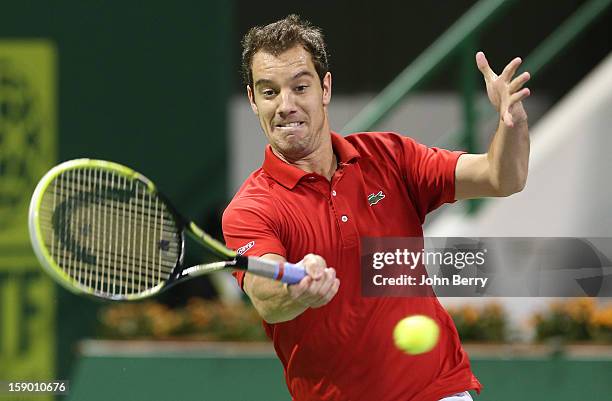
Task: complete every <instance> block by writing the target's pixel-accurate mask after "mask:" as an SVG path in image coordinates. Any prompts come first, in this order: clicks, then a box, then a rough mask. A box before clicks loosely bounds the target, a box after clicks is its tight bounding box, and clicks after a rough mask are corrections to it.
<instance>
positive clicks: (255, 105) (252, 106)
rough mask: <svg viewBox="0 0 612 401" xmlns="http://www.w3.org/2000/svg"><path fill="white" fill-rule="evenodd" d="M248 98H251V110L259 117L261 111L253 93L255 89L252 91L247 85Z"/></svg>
mask: <svg viewBox="0 0 612 401" xmlns="http://www.w3.org/2000/svg"><path fill="white" fill-rule="evenodd" d="M246 90H247V96H248V98H249V103H250V104H251V110H253V113H255V115H259V110H257V104H255V94H254V93H253V89H251V86H250V85H247V87H246Z"/></svg>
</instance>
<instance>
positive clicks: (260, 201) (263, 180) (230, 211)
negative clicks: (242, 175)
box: [223, 169, 275, 224]
mask: <svg viewBox="0 0 612 401" xmlns="http://www.w3.org/2000/svg"><path fill="white" fill-rule="evenodd" d="M274 185H275V182H274V180H272V179H271V178H270V177H268V176H267V175H266V174H265V172H264V171H263V170H262V169H258V170H256V171H254V172H253V173H252V174H251V175H250V176H249V177H248V178H247V179H246V180H245V182H244V183H243V184H242V186H241V187H240V189H239V190H238V192H236V195H234V198H233V199H232V200H231V202H230V203H229V205H228V206H227V208H226V209H225V211H224V212H223V223H224V224H225V223H226V222H228V221H230V220H239V221H240V220H246V219H247V218H248V216H251V217H252V216H253V215H255V216H258V217H259V218H265V219H271V218H273V214H274V213H275V209H274V201H273V198H272V188H273V186H274Z"/></svg>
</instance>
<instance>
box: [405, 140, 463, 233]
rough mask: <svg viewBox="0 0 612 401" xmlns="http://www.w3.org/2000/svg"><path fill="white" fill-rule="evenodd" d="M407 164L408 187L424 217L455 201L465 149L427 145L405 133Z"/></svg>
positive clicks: (419, 212) (422, 218) (423, 219)
mask: <svg viewBox="0 0 612 401" xmlns="http://www.w3.org/2000/svg"><path fill="white" fill-rule="evenodd" d="M402 148H403V152H402V153H403V157H404V160H403V163H402V164H403V166H404V169H405V175H406V180H407V184H408V189H409V191H411V195H412V196H413V199H414V201H415V203H416V204H415V207H416V209H417V212H418V214H419V217H420V219H421V221H422V222H423V221H425V215H426V214H427V213H429V212H431V211H432V210H435V209H437V208H438V207H440V206H441V205H442V204H444V203H452V202H455V167H456V166H457V160H458V159H459V156H461V155H462V154H464V153H465V152H456V151H449V150H445V149H440V148H435V147H432V148H430V147H427V146H425V145H422V144H420V143H418V142H416V141H415V140H413V139H411V138H408V137H402Z"/></svg>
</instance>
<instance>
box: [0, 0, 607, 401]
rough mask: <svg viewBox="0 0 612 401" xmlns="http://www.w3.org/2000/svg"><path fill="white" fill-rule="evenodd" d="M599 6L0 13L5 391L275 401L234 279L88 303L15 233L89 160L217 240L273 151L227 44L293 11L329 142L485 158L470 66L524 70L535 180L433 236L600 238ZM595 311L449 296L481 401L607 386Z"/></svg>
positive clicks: (463, 208) (377, 5)
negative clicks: (116, 169) (414, 143)
mask: <svg viewBox="0 0 612 401" xmlns="http://www.w3.org/2000/svg"><path fill="white" fill-rule="evenodd" d="M610 3H611V1H608V0H597V1H594V0H590V1H579V0H557V1H552V0H544V1H537V2H530V1H519V0H516V1H509V0H507V1H503V0H481V1H468V0H456V1H437V2H429V3H427V2H399V1H390V0H380V1H376V2H371V1H350V2H349V1H344V0H342V1H336V2H329V1H327V2H320V1H311V2H308V3H307V4H306V2H303V3H300V4H297V5H295V4H288V3H287V2H281V1H266V2H247V1H242V0H233V1H220V0H209V1H206V2H202V1H183V0H178V1H175V2H164V1H149V2H146V3H141V2H131V1H130V2H126V1H86V2H83V1H76V0H62V1H55V2H49V1H42V0H39V1H35V0H32V1H21V2H16V1H13V2H4V3H3V4H2V11H1V12H0V380H9V379H20V380H26V379H28V380H42V379H48V380H50V379H66V380H71V386H72V388H71V394H70V395H69V396H67V397H65V396H57V397H55V398H53V397H52V396H48V397H46V398H45V397H44V396H33V397H30V398H31V399H35V400H43V399H46V400H52V399H70V400H98V399H100V400H102V399H104V400H106V399H109V398H111V397H114V398H116V399H121V400H144V399H147V400H154V399H160V400H162V399H163V400H167V399H180V400H192V399H193V400H196V399H198V400H249V401H250V400H286V399H289V398H290V397H289V395H288V394H287V392H286V390H285V385H284V379H283V376H282V367H281V365H280V363H279V362H278V361H277V360H276V358H275V356H274V354H273V350H272V348H271V346H270V344H268V343H266V342H265V341H266V339H265V335H264V334H263V331H262V329H261V325H260V322H259V320H258V318H257V316H256V315H254V312H253V310H252V308H250V306H249V305H248V303H247V302H245V300H244V299H243V297H242V296H241V294H240V291H239V289H238V288H237V286H236V285H235V284H234V282H233V281H232V280H233V279H232V278H231V277H229V276H227V275H225V276H216V277H214V278H212V279H209V278H202V279H198V280H193V281H192V282H190V283H189V284H185V285H183V286H180V287H178V288H175V289H174V290H173V291H171V292H168V293H165V294H164V295H163V296H161V297H158V298H156V299H155V300H153V301H147V302H142V303H134V304H129V305H127V304H119V305H117V304H112V305H111V304H107V303H101V302H95V301H91V300H88V299H84V298H80V297H76V296H74V295H72V294H70V293H68V292H67V291H65V290H63V289H61V288H59V287H57V286H56V285H55V284H53V283H52V282H51V281H50V279H48V278H47V277H46V276H45V275H44V273H42V271H41V270H40V268H39V266H38V263H37V261H36V259H35V257H34V255H33V253H32V251H31V249H30V245H29V239H28V233H27V225H26V221H27V207H28V202H29V198H30V196H31V193H32V191H33V189H34V186H35V185H36V183H37V181H38V180H39V179H40V177H41V176H42V174H44V172H45V171H46V170H47V169H49V168H50V167H51V166H53V165H55V164H57V163H58V162H60V161H64V160H68V159H72V158H77V157H91V158H101V159H109V160H113V161H116V162H119V163H123V164H126V165H128V166H130V167H132V168H134V169H136V170H138V171H140V172H142V173H143V174H144V175H146V176H148V177H150V178H151V179H152V180H153V181H154V182H156V183H157V185H158V187H160V188H161V190H162V191H163V192H165V193H166V194H167V195H168V196H169V198H170V199H172V201H173V203H174V204H175V205H176V206H177V208H178V209H179V210H181V211H182V212H183V213H184V214H185V215H186V216H189V217H190V218H192V219H194V220H195V221H197V222H198V223H199V224H200V225H201V226H202V227H204V228H205V229H206V230H207V231H208V232H209V233H211V234H212V235H213V236H216V237H217V238H222V234H221V230H220V217H221V213H222V211H223V209H224V208H225V206H226V205H227V203H228V202H229V200H230V199H231V198H232V196H233V194H234V193H235V191H236V190H237V189H238V187H239V186H240V184H241V183H242V182H243V181H244V180H245V179H246V177H247V176H248V175H249V174H250V173H251V172H252V171H253V170H255V169H257V168H258V167H259V166H260V164H261V161H262V160H263V149H264V146H265V143H266V142H265V138H264V136H263V134H262V132H261V129H260V128H259V125H258V122H257V119H256V118H255V117H254V116H253V115H252V113H251V111H250V108H249V106H248V102H247V99H246V96H245V89H244V84H243V83H242V81H241V75H240V53H241V48H240V40H241V38H242V36H243V35H244V34H245V33H246V31H247V30H248V29H249V28H250V27H251V26H253V25H262V24H266V23H269V22H273V21H275V20H277V19H280V18H282V17H285V16H286V15H288V14H289V13H297V14H300V15H301V16H302V17H304V18H306V19H308V20H310V21H311V22H313V23H314V24H315V25H318V26H320V27H321V28H322V29H323V32H324V33H325V37H326V40H327V44H328V50H329V52H330V54H331V71H332V74H333V101H332V104H331V106H330V118H331V123H332V129H334V130H335V131H338V132H342V133H348V132H355V131H360V130H385V131H397V132H401V133H403V134H404V135H408V136H411V137H413V138H415V139H417V140H419V141H420V142H422V143H424V144H427V145H430V146H441V147H447V148H451V149H464V150H469V151H471V152H481V151H485V150H486V148H487V144H488V142H489V140H490V138H491V135H492V134H493V132H494V130H495V125H496V124H495V121H496V120H495V115H494V113H493V110H492V109H491V107H490V105H489V104H488V101H487V99H486V96H485V93H484V84H483V82H482V78H481V76H480V73H479V71H478V70H477V68H476V65H475V61H474V55H475V53H476V51H477V50H483V51H484V52H485V54H486V55H487V58H488V59H489V62H490V64H491V66H492V68H493V69H494V70H495V71H500V70H501V69H502V68H503V67H504V66H505V65H506V64H507V62H509V61H510V60H511V59H512V58H513V57H515V56H521V57H523V59H524V60H525V62H524V65H523V68H522V69H521V70H528V71H530V72H531V73H532V80H531V82H530V83H529V85H528V86H529V88H530V89H531V92H532V95H531V97H530V98H529V99H528V100H527V101H526V108H527V111H528V113H529V118H530V126H531V134H532V140H533V142H532V144H533V146H532V159H531V165H530V179H529V183H528V187H527V188H526V190H525V191H524V192H523V193H521V194H518V195H516V196H513V197H511V198H509V199H500V200H494V201H486V202H464V203H462V204H456V205H453V206H450V207H443V208H441V210H440V211H437V212H436V213H434V214H433V215H430V216H429V217H428V221H427V225H426V234H427V235H433V236H453V235H454V236H524V237H529V236H549V237H554V236H576V237H612V235H611V234H612V233H611V231H612V208H611V207H610V206H611V199H612V187H611V186H610V185H609V183H610V180H609V171H612V162H611V161H610V160H612V158H610V157H609V155H608V154H607V152H606V150H607V149H610V148H611V147H612V139H611V138H612V136H611V135H610V127H611V126H612V113H611V111H612V59H611V58H610V56H609V54H610V50H611V39H612V35H611V27H612V12H611V8H612V7H610ZM390 88H392V89H390ZM364 108H365V109H364ZM200 256H201V255H198V254H197V253H195V254H192V255H190V256H189V257H190V258H192V259H193V260H194V261H197V260H198V258H199V257H200ZM606 301H607V300H603V299H569V300H559V299H557V300H551V299H531V298H523V299H496V300H492V299H457V298H455V299H444V300H443V303H444V304H445V305H446V306H447V307H448V308H449V310H450V311H451V314H452V316H453V318H454V319H455V322H456V324H457V326H458V329H459V331H460V334H461V336H462V340H463V342H464V343H465V344H466V349H467V350H468V353H469V354H470V357H471V359H472V363H473V368H474V371H475V373H476V375H477V376H478V377H479V378H480V380H481V382H482V383H483V384H484V386H485V390H484V391H483V393H482V395H481V396H480V397H479V398H477V399H481V400H498V401H499V400H510V399H512V400H516V399H522V400H553V399H554V400H556V401H559V400H576V399H580V400H604V399H606V400H608V399H609V394H611V393H612V384H611V383H610V381H609V375H610V373H612V350H611V348H612V347H611V344H612V343H611V341H612V307H610V306H609V305H608V303H607V302H606ZM237 382H238V383H241V385H239V386H236V383H237ZM168 383H172V384H173V387H174V388H173V389H168V387H169V385H168ZM30 398H27V397H20V398H15V397H13V398H11V397H10V396H8V395H1V394H0V400H5V399H6V400H11V399H20V400H25V399H30Z"/></svg>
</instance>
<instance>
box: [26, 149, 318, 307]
mask: <svg viewBox="0 0 612 401" xmlns="http://www.w3.org/2000/svg"><path fill="white" fill-rule="evenodd" d="M28 219H29V221H28V226H29V231H30V239H31V242H32V247H33V248H34V252H35V253H36V256H37V257H38V260H39V261H40V263H41V265H42V267H43V268H44V269H45V270H46V271H47V272H48V273H49V274H50V275H51V276H52V277H53V278H54V279H55V280H56V281H57V282H58V283H59V284H61V285H62V286H64V287H65V288H66V289H68V290H70V291H72V292H74V293H77V294H88V295H92V296H95V297H99V298H105V299H110V300H136V299H142V298H145V297H149V296H152V295H155V294H157V293H159V292H160V291H163V290H165V289H167V288H169V287H170V286H172V285H174V284H177V283H179V282H181V281H184V280H187V279H189V278H191V277H194V276H199V275H202V274H206V273H211V272H214V271H219V270H222V269H239V270H245V271H248V272H250V273H252V274H256V275H259V276H263V277H268V278H271V279H275V280H279V281H282V282H283V283H287V284H295V283H297V282H299V281H300V280H301V279H302V278H303V277H304V276H305V275H306V273H305V271H304V268H303V267H302V266H300V265H297V264H291V263H277V262H272V261H269V260H264V259H261V258H256V257H246V256H241V255H239V254H237V253H236V252H235V251H233V250H231V249H229V248H227V247H225V245H223V244H222V243H220V242H219V241H217V240H215V239H214V238H212V237H210V236H209V235H208V234H206V233H205V232H204V231H203V230H202V229H200V228H199V227H198V226H197V225H196V224H195V223H193V222H189V221H188V220H186V219H185V218H184V217H182V216H181V215H180V214H178V213H177V212H176V210H175V209H174V208H173V207H172V206H171V205H170V203H169V202H168V201H167V200H166V198H165V197H164V196H163V195H161V194H160V193H159V192H158V191H157V189H156V188H155V185H154V184H153V183H152V182H151V181H150V180H148V179H147V178H145V177H144V176H143V175H141V174H139V173H137V172H135V171H133V170H131V169H130V168H128V167H125V166H122V165H120V164H117V163H112V162H108V161H102V160H93V159H77V160H71V161H67V162H64V163H62V164H60V165H57V166H55V167H54V168H52V169H51V170H50V171H49V172H48V173H47V174H45V176H44V177H43V178H42V179H41V180H40V182H39V183H38V185H37V187H36V190H35V191H34V194H33V196H32V201H31V203H30V210H29V218H28ZM185 233H187V234H189V235H190V236H192V237H193V238H194V239H195V240H196V241H197V242H198V243H200V244H201V245H203V246H204V247H206V248H207V249H209V250H210V251H212V253H213V254H214V255H216V257H217V259H216V260H217V261H215V262H213V263H206V264H201V265H197V266H190V267H186V266H185V264H184V263H183V259H184V254H185Z"/></svg>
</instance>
